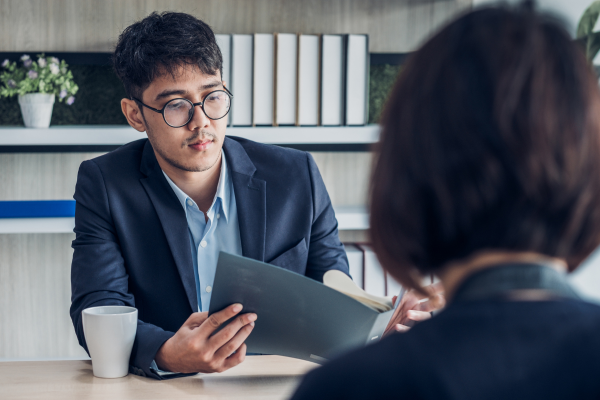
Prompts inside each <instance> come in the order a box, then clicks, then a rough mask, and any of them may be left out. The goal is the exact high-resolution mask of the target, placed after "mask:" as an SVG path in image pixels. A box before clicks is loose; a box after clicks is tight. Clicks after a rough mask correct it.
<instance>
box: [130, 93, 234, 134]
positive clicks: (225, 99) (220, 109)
mask: <svg viewBox="0 0 600 400" xmlns="http://www.w3.org/2000/svg"><path fill="white" fill-rule="evenodd" d="M223 89H225V90H215V91H214V92H210V93H209V94H207V95H206V96H204V99H202V101H201V102H200V103H192V102H191V101H190V100H188V99H183V98H177V99H173V100H169V101H168V102H167V104H165V106H164V107H163V108H162V109H160V110H157V109H156V108H154V107H150V106H149V105H146V104H144V103H142V101H141V100H140V99H138V98H136V97H134V98H133V99H134V100H135V101H137V102H138V103H140V104H141V105H143V106H144V107H146V108H148V109H150V110H152V111H154V112H157V113H159V114H162V116H163V119H164V120H165V123H166V124H167V125H169V126H170V127H172V128H181V127H182V126H185V125H187V124H188V123H189V122H190V121H191V120H192V118H193V117H194V110H195V109H196V106H200V107H202V111H203V112H204V114H205V115H206V116H207V117H208V118H210V119H212V120H218V119H221V118H223V117H225V116H226V115H227V113H228V112H229V109H230V108H231V98H232V97H233V94H231V92H230V91H229V90H227V88H225V87H224V88H223Z"/></svg>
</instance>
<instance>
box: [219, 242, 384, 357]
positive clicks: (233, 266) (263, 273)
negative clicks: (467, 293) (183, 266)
mask: <svg viewBox="0 0 600 400" xmlns="http://www.w3.org/2000/svg"><path fill="white" fill-rule="evenodd" d="M233 303H241V304H243V306H244V309H243V310H242V313H244V312H254V313H256V314H257V315H258V319H257V320H256V325H255V327H254V330H253V331H252V333H251V334H250V336H249V337H248V339H247V340H246V345H247V346H248V349H247V352H248V353H259V354H274V355H281V356H287V357H294V358H299V359H303V360H308V361H313V362H317V363H322V362H324V361H326V360H328V359H330V358H332V357H335V356H337V355H339V354H341V353H344V352H347V351H349V350H352V349H355V348H357V347H361V346H364V345H366V344H368V343H372V342H375V341H377V340H379V339H380V338H381V336H382V334H383V331H384V330H385V328H386V326H387V324H388V322H389V320H390V318H391V317H392V314H393V313H394V310H390V311H385V312H378V311H376V310H375V309H373V308H371V307H369V306H367V305H365V304H363V303H361V302H359V301H358V300H355V299H354V298H352V297H349V296H347V295H345V294H343V293H341V292H339V291H337V290H334V289H332V288H330V287H327V286H325V285H323V284H322V283H320V282H317V281H315V280H313V279H310V278H307V277H305V276H302V275H299V274H297V273H294V272H291V271H288V270H285V269H282V268H279V267H276V266H273V265H270V264H266V263H262V262H260V261H256V260H252V259H249V258H245V257H239V256H234V255H232V254H228V253H224V252H221V253H220V254H219V261H218V263H217V271H216V274H215V280H214V284H213V293H212V297H211V301H210V307H209V314H213V313H215V312H217V311H221V310H222V309H224V308H225V307H227V306H229V305H231V304H233Z"/></svg>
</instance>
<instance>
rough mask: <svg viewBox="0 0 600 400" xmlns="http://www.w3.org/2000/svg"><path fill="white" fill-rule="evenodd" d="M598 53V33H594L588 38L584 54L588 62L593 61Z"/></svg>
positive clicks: (599, 46) (599, 40) (599, 44)
mask: <svg viewBox="0 0 600 400" xmlns="http://www.w3.org/2000/svg"><path fill="white" fill-rule="evenodd" d="M598 51H600V32H594V33H592V34H590V35H589V36H588V40H587V48H586V54H587V57H588V60H590V62H592V61H594V57H596V54H598Z"/></svg>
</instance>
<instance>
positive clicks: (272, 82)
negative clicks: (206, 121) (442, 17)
mask: <svg viewBox="0 0 600 400" xmlns="http://www.w3.org/2000/svg"><path fill="white" fill-rule="evenodd" d="M216 39H217V44H218V45H219V48H220V49H221V53H222V55H223V80H224V81H225V82H226V84H227V87H228V89H229V90H230V91H231V92H232V93H233V96H234V97H233V101H232V107H231V112H230V113H229V114H228V125H231V126H279V125H296V126H350V125H365V124H366V123H367V118H368V110H367V107H368V85H369V38H368V35H352V34H348V35H325V34H323V35H304V34H294V33H275V34H268V33H256V34H254V35H245V34H233V35H222V34H219V35H216Z"/></svg>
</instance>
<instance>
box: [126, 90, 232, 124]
mask: <svg viewBox="0 0 600 400" xmlns="http://www.w3.org/2000/svg"><path fill="white" fill-rule="evenodd" d="M216 92H224V93H225V94H226V95H227V96H229V110H227V112H226V113H225V114H224V115H223V116H222V117H219V118H211V117H209V116H208V114H207V113H206V111H205V110H204V101H205V100H206V98H207V97H208V96H210V95H211V94H213V93H216ZM232 98H233V94H232V93H231V92H230V91H229V89H227V88H226V87H223V89H219V90H213V91H212V92H210V93H208V94H207V95H206V96H204V98H202V101H201V102H199V103H193V102H192V101H191V100H188V99H184V98H183V97H177V98H175V99H171V100H169V101H167V102H166V103H165V105H164V106H163V108H161V109H160V110H159V109H157V108H154V107H150V106H149V105H147V104H144V103H143V102H142V101H141V100H140V99H138V98H137V97H133V100H135V101H137V102H138V103H140V104H141V105H143V106H144V107H146V108H148V109H150V110H152V111H154V112H157V113H159V114H162V116H163V120H164V121H165V124H167V125H169V126H170V127H171V128H181V127H182V126H186V125H187V124H189V123H190V121H191V120H192V118H194V113H195V112H196V107H197V106H200V108H202V112H203V113H204V115H206V118H208V119H211V120H213V121H217V120H219V119H223V118H225V117H226V116H227V114H229V111H230V110H231V99H232ZM176 100H184V101H187V102H188V103H190V104H191V105H192V112H191V114H190V117H189V119H188V120H187V121H186V123H185V124H183V125H178V126H175V125H171V124H170V123H168V122H167V119H166V118H165V109H166V108H167V106H168V105H169V103H171V102H173V101H176Z"/></svg>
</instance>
